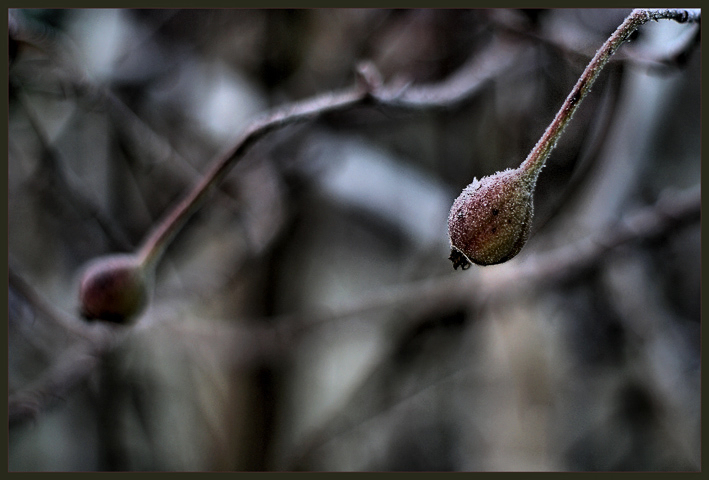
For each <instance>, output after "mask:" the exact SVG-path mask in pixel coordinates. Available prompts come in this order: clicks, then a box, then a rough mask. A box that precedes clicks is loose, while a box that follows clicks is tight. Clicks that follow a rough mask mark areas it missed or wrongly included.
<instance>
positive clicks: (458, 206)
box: [448, 168, 538, 270]
mask: <svg viewBox="0 0 709 480" xmlns="http://www.w3.org/2000/svg"><path fill="white" fill-rule="evenodd" d="M537 173H538V172H530V171H526V170H524V169H522V168H517V169H514V170H512V169H507V170H504V171H502V172H498V173H496V174H494V175H490V176H488V177H484V178H482V179H481V180H477V179H474V180H473V183H471V184H470V185H468V186H467V187H466V188H465V189H464V190H463V192H462V193H461V194H460V196H458V198H457V199H456V200H455V202H453V207H452V208H451V211H450V215H449V216H448V236H449V237H450V244H451V255H450V257H449V259H450V260H451V261H452V262H453V268H455V269H457V268H458V267H462V268H463V270H465V269H467V268H468V267H470V264H471V262H472V263H475V264H477V265H494V264H497V263H503V262H506V261H507V260H510V259H511V258H512V257H514V256H515V255H517V254H518V253H519V252H520V250H522V247H523V246H524V244H525V243H526V242H527V238H528V237H529V231H530V229H531V226H532V215H533V213H534V203H533V199H532V196H533V193H534V186H535V184H536V180H537Z"/></svg>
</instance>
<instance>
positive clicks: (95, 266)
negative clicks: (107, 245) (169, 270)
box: [79, 255, 148, 323]
mask: <svg viewBox="0 0 709 480" xmlns="http://www.w3.org/2000/svg"><path fill="white" fill-rule="evenodd" d="M147 300H148V282H147V278H146V274H145V272H144V268H142V266H141V265H140V263H139V262H138V260H137V259H136V257H134V256H133V255H112V256H108V257H103V258H99V259H97V260H94V261H93V262H91V263H90V264H89V265H88V267H87V268H86V270H85V271H84V274H83V277H82V280H81V285H80V289H79V301H80V304H81V314H82V315H83V316H84V318H86V319H87V320H105V321H108V322H114V323H129V322H131V321H132V320H134V319H135V317H136V316H137V315H138V314H139V313H140V312H141V311H142V310H143V308H144V307H145V305H146V303H147Z"/></svg>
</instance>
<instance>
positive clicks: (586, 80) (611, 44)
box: [520, 8, 701, 179]
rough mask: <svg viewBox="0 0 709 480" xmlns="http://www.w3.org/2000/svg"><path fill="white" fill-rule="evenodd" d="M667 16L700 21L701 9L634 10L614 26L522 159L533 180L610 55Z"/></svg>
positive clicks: (673, 18) (678, 19)
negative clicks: (635, 34) (648, 23)
mask: <svg viewBox="0 0 709 480" xmlns="http://www.w3.org/2000/svg"><path fill="white" fill-rule="evenodd" d="M660 19H668V20H675V21H677V22H679V23H684V22H699V21H700V20H701V10H698V9H693V10H685V9H646V8H639V9H635V10H633V11H632V12H631V13H630V15H628V17H627V18H626V19H625V21H623V23H622V24H621V25H620V26H619V27H618V28H617V29H616V31H615V32H613V34H612V35H611V36H610V37H608V40H606V42H605V43H604V44H603V45H602V46H601V48H599V49H598V51H597V52H596V54H595V55H594V56H593V58H592V59H591V62H590V63H589V64H588V66H587V67H586V69H585V70H584V71H583V73H582V74H581V77H580V78H579V79H578V81H577V82H576V85H574V88H573V89H572V90H571V93H569V96H568V97H566V100H565V101H564V103H563V105H562V106H561V109H560V110H559V112H558V113H557V114H556V116H555V117H554V120H552V122H551V124H550V125H549V126H548V127H547V129H546V131H545V132H544V135H542V137H541V138H540V139H539V141H538V142H537V144H536V145H535V146H534V148H533V149H532V151H531V152H530V153H529V155H528V156H527V158H526V159H525V160H524V162H522V165H521V166H520V168H522V169H523V170H526V171H528V172H529V173H530V175H532V176H533V178H535V179H536V177H537V176H538V175H539V172H540V171H541V169H542V167H543V166H544V163H545V162H546V160H547V158H548V157H549V154H550V153H551V151H552V150H553V149H554V147H555V146H556V142H557V141H558V140H559V137H561V134H562V133H563V132H564V128H565V127H566V125H567V124H568V123H569V121H570V120H571V117H572V116H573V115H574V113H575V112H576V109H578V107H579V105H580V104H581V101H582V100H583V99H584V98H585V97H586V94H588V92H589V91H590V90H591V86H592V85H593V82H595V81H596V78H598V75H599V74H600V73H601V70H603V67H605V65H606V63H608V60H609V59H610V57H611V55H613V54H614V53H615V51H616V50H617V49H618V47H620V45H621V44H622V43H623V42H625V41H626V40H627V39H628V38H629V37H630V35H632V34H633V32H634V31H635V30H637V29H638V27H640V26H641V25H643V24H645V23H647V22H649V21H650V20H655V21H657V20H660Z"/></svg>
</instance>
